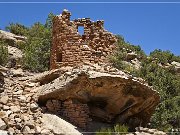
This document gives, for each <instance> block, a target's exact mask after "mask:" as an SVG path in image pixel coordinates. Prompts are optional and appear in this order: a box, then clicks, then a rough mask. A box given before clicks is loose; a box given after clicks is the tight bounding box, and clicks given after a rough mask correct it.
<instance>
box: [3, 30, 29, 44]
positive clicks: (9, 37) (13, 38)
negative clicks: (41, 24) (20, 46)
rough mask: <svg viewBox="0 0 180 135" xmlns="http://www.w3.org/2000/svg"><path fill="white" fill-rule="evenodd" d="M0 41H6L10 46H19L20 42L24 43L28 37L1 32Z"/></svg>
mask: <svg viewBox="0 0 180 135" xmlns="http://www.w3.org/2000/svg"><path fill="white" fill-rule="evenodd" d="M0 39H3V40H5V41H6V42H7V43H8V45H10V46H17V43H18V42H24V41H25V40H26V37H24V36H18V35H15V34H13V33H10V32H7V31H3V30H0Z"/></svg>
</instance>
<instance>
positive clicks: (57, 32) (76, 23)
mask: <svg viewBox="0 0 180 135" xmlns="http://www.w3.org/2000/svg"><path fill="white" fill-rule="evenodd" d="M70 16H71V13H70V12H69V11H68V10H64V11H63V12H62V14H61V15H59V16H55V17H54V19H53V42H52V48H51V59H50V63H51V64H50V68H51V69H56V68H59V67H62V66H80V65H83V64H84V63H104V62H106V61H107V56H108V55H109V54H111V53H112V52H113V49H114V48H115V45H114V43H115V42H116V37H115V36H114V35H113V34H112V33H110V32H108V31H106V30H105V29H104V27H103V25H104V21H102V20H99V21H96V22H93V21H91V20H90V18H81V19H75V20H73V21H70ZM79 28H83V29H84V31H83V33H82V34H80V31H79Z"/></svg>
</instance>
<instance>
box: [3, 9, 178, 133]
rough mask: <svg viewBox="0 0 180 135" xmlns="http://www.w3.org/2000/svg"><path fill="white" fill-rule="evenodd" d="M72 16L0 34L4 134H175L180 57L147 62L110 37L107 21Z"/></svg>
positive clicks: (137, 50) (160, 55)
mask: <svg viewBox="0 0 180 135" xmlns="http://www.w3.org/2000/svg"><path fill="white" fill-rule="evenodd" d="M70 16H71V13H70V12H69V11H67V10H64V11H63V12H62V14H61V15H59V16H54V15H53V14H52V13H51V14H49V15H48V18H47V21H46V23H45V24H41V23H35V24H34V25H32V26H31V27H26V26H24V25H22V24H13V23H11V24H10V25H9V26H7V30H8V31H9V32H6V31H2V30H1V31H0V65H1V66H0V91H1V98H0V106H1V111H0V113H1V117H0V118H1V119H0V130H4V131H2V132H4V133H6V134H7V132H9V133H11V134H12V133H16V134H25V133H32V134H35V133H39V134H72V133H73V134H74V133H75V134H84V133H83V132H87V131H89V132H97V131H100V132H113V131H115V132H127V131H129V132H132V131H133V134H143V133H147V134H165V133H163V132H160V131H158V130H162V131H165V132H171V131H174V132H176V133H177V132H178V131H179V128H180V112H179V110H180V104H179V103H180V95H179V94H180V56H175V55H174V54H173V53H171V52H170V51H162V50H160V49H159V50H158V49H156V50H154V51H153V52H151V53H150V55H149V56H147V55H146V54H145V53H144V52H143V50H141V47H140V46H135V45H132V44H130V43H127V42H126V41H125V40H124V38H123V37H122V36H119V35H113V34H112V33H110V32H108V31H106V30H105V29H104V27H103V24H104V21H102V20H101V21H97V22H93V21H91V20H90V19H89V18H82V19H76V20H72V21H70ZM53 18H54V19H53ZM52 19H53V21H52ZM82 25H83V26H84V34H83V35H80V34H79V33H78V31H77V27H76V26H78V27H79V26H82ZM52 26H53V27H52ZM118 125H119V126H120V127H119V128H118ZM124 125H125V126H124ZM116 126H117V127H116ZM140 126H141V127H140ZM113 127H114V129H113ZM115 127H116V128H115ZM136 127H140V128H136ZM142 127H144V128H142ZM145 127H148V128H154V129H148V128H145ZM102 128H103V129H102ZM156 129H158V130H156ZM135 130H136V131H137V132H134V131H135ZM6 131H7V132H6ZM97 134H98V133H97ZM126 134H128V133H126ZM129 134H130V133H129Z"/></svg>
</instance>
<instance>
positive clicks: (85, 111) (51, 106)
mask: <svg viewBox="0 0 180 135" xmlns="http://www.w3.org/2000/svg"><path fill="white" fill-rule="evenodd" d="M46 107H47V109H48V111H49V112H51V113H54V114H57V115H59V116H61V117H64V118H65V119H66V120H67V121H69V122H71V123H72V124H74V125H76V126H77V127H79V128H81V129H87V126H88V123H89V122H90V121H91V118H90V117H89V108H88V106H87V104H82V103H76V102H73V101H72V100H65V101H60V100H48V101H47V103H46Z"/></svg>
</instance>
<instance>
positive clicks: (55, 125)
mask: <svg viewBox="0 0 180 135" xmlns="http://www.w3.org/2000/svg"><path fill="white" fill-rule="evenodd" d="M42 123H43V127H45V128H46V129H49V130H52V131H53V133H55V134H65V135H72V134H73V135H82V134H81V133H80V132H79V131H78V130H77V129H76V127H75V126H73V125H71V124H70V123H68V122H66V121H65V120H63V119H61V118H59V117H58V116H56V115H53V114H43V117H42Z"/></svg>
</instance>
